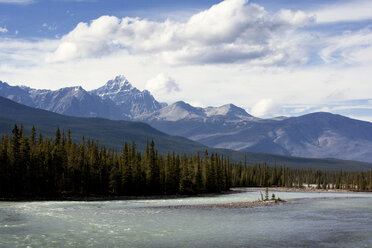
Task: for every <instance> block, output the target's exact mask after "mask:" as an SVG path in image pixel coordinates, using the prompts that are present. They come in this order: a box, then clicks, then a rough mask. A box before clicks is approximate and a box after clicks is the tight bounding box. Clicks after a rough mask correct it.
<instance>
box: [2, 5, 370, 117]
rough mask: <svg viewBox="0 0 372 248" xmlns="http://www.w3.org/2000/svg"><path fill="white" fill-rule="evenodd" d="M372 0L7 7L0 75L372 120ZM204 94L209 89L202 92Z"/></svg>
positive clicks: (259, 111)
mask: <svg viewBox="0 0 372 248" xmlns="http://www.w3.org/2000/svg"><path fill="white" fill-rule="evenodd" d="M371 9H372V1H369V0H354V1H350V0H349V1H348V0H328V1H327V0H313V1H292V0H252V1H247V0H225V1H204V0H202V1H201V0H189V1H177V0H157V1H144V0H136V1H129V0H124V1H123V0H121V1H119V0H106V1H98V0H85V1H84V0H51V1H44V0H0V80H2V81H6V82H8V83H9V84H11V85H18V84H23V85H27V86H31V87H35V88H51V89H57V88H60V87H67V86H73V85H82V86H83V87H84V88H85V89H93V88H96V87H98V86H100V85H102V84H104V83H105V81H107V80H109V79H110V78H113V77H114V76H116V75H119V74H123V75H125V76H126V77H127V78H128V79H129V81H131V82H132V83H133V85H134V86H136V87H138V88H140V89H145V88H146V89H149V90H150V91H151V92H152V93H153V94H154V96H155V97H156V98H157V99H159V100H161V101H166V102H168V103H172V102H174V101H177V100H185V101H187V102H189V103H191V104H193V105H197V106H209V105H214V106H217V105H222V104H225V103H230V102H232V103H234V104H236V105H238V106H241V107H243V108H245V109H246V110H247V111H248V112H250V113H252V114H253V115H256V116H260V117H272V116H278V115H287V116H297V115H301V114H306V113H309V112H313V111H329V112H333V113H339V114H344V115H347V116H350V117H353V118H359V119H363V120H368V121H372V94H371V92H372V82H371V79H370V78H371V77H370V76H369V75H370V72H371V70H372V11H370V10H371ZM195 89H197V90H195Z"/></svg>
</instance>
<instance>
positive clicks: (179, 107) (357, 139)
mask: <svg viewBox="0 0 372 248" xmlns="http://www.w3.org/2000/svg"><path fill="white" fill-rule="evenodd" d="M0 96H4V97H6V98H9V99H11V100H14V101H16V102H18V103H22V104H25V105H28V106H31V107H36V108H41V109H46V110H50V111H53V112H57V113H61V114H66V115H71V116H79V117H103V118H108V119H112V120H135V121H141V122H146V123H148V124H150V125H152V126H153V127H155V128H157V129H158V130H160V131H162V132H165V133H168V134H171V135H177V136H183V137H187V138H189V139H191V140H194V141H197V142H200V143H202V144H204V145H206V146H209V147H215V148H226V149H233V150H243V151H251V152H265V153H272V154H281V155H290V156H299V157H312V158H329V157H334V158H339V159H350V160H359V161H367V162H372V153H371V152H370V151H371V150H372V123H370V122H364V121H359V120H354V119H350V118H347V117H344V116H340V115H334V114H331V113H313V114H308V115H304V116H299V117H278V118H272V119H260V118H256V117H254V116H251V115H250V114H248V113H247V112H246V111H245V110H244V109H242V108H239V107H237V106H235V105H233V104H226V105H223V106H220V107H207V108H199V107H193V106H191V105H190V104H187V103H185V102H183V101H179V102H176V103H173V104H171V105H169V106H168V105H166V104H162V103H160V102H158V101H156V100H155V98H154V97H153V96H152V95H151V93H150V92H148V91H146V90H144V91H140V90H138V89H137V88H135V87H133V86H132V85H131V84H130V83H129V82H128V80H126V78H125V77H123V76H118V77H116V78H114V79H113V80H110V81H108V82H107V83H106V84H105V85H104V86H102V87H100V88H98V89H96V90H92V91H89V92H88V91H85V90H84V89H83V88H81V87H69V88H63V89H60V90H56V91H51V90H35V89H31V88H28V87H23V86H21V87H19V86H9V85H8V84H6V83H3V82H1V81H0Z"/></svg>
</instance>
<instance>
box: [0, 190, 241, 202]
mask: <svg viewBox="0 0 372 248" xmlns="http://www.w3.org/2000/svg"><path fill="white" fill-rule="evenodd" d="M242 192H243V191H239V190H229V191H222V192H219V193H204V194H195V195H141V196H115V195H108V196H101V195H90V196H79V195H62V196H35V197H34V196H21V197H0V202H1V201H2V202H29V201H88V202H90V201H125V200H167V199H182V198H190V197H213V196H218V195H226V194H238V193H242Z"/></svg>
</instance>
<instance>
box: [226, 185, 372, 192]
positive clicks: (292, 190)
mask: <svg viewBox="0 0 372 248" xmlns="http://www.w3.org/2000/svg"><path fill="white" fill-rule="evenodd" d="M265 189H266V188H265V187H242V188H232V189H231V190H232V191H235V190H236V191H237V192H251V191H257V190H260V191H262V192H263V191H265ZM268 189H269V191H271V192H272V191H275V192H305V193H307V192H314V193H370V194H372V192H371V191H356V190H347V189H316V188H305V187H304V188H289V187H269V188H268Z"/></svg>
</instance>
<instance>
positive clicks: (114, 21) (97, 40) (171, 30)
mask: <svg viewBox="0 0 372 248" xmlns="http://www.w3.org/2000/svg"><path fill="white" fill-rule="evenodd" d="M313 21H314V18H313V17H312V16H308V15H306V14H305V13H304V12H302V11H296V12H293V11H290V10H281V11H279V12H277V13H273V14H271V13H268V12H267V11H265V9H264V8H263V7H261V6H259V5H256V4H248V1H247V0H225V1H223V2H221V3H219V4H216V5H213V6H212V7H211V8H209V9H207V10H205V11H202V12H199V13H197V14H195V15H193V16H191V17H190V18H189V19H188V20H187V21H185V22H175V21H171V20H169V19H168V20H166V21H164V22H155V21H149V20H146V19H139V18H129V17H125V18H122V19H119V18H117V17H114V16H101V17H100V18H98V19H96V20H93V21H92V22H91V23H89V24H88V23H83V22H82V23H79V24H78V25H77V26H76V28H75V29H74V30H72V31H71V32H70V33H68V34H67V35H65V36H63V37H62V39H61V43H60V45H59V47H58V48H57V49H56V51H54V52H53V53H51V54H49V55H48V57H47V61H49V62H61V61H69V60H72V59H83V58H89V57H101V56H103V55H107V54H110V53H112V52H113V51H117V50H118V49H125V50H127V51H128V52H129V53H131V54H152V55H155V58H157V59H158V60H161V61H166V62H167V63H170V64H190V63H191V64H211V63H212V64H213V63H234V62H239V61H245V62H249V63H251V64H253V65H280V64H287V63H302V62H304V61H306V58H304V54H303V53H302V52H300V49H299V46H298V43H295V42H291V41H293V39H292V38H291V37H289V34H291V35H293V30H295V29H296V28H297V27H300V26H303V25H306V24H308V23H310V22H313Z"/></svg>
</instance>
